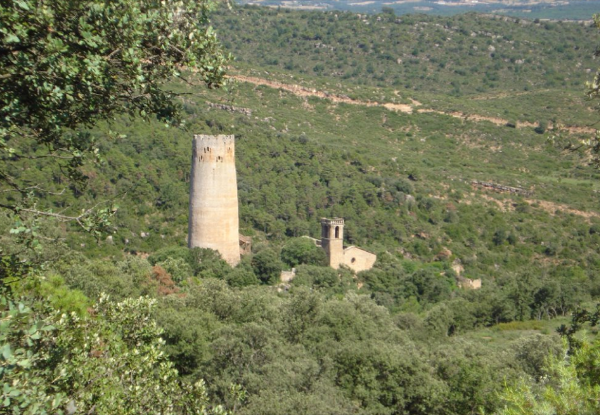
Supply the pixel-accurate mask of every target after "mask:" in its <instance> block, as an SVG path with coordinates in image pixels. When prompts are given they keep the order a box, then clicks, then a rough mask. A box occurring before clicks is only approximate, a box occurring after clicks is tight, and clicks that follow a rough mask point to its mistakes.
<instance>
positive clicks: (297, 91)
mask: <svg viewBox="0 0 600 415" xmlns="http://www.w3.org/2000/svg"><path fill="white" fill-rule="evenodd" d="M230 78H232V79H235V80H237V81H239V82H247V83H250V84H254V85H264V86H268V87H270V88H275V89H282V90H284V91H288V92H291V93H293V94H294V95H297V96H299V97H317V98H322V99H328V100H330V101H331V102H335V103H344V104H350V105H362V106H366V107H384V108H387V109H388V110H390V111H399V112H402V113H405V114H412V113H413V112H414V111H415V107H419V106H421V105H422V104H421V103H420V102H418V101H416V100H414V99H412V98H409V99H410V101H411V103H412V104H397V103H393V102H377V101H363V100H358V99H353V98H350V97H348V96H346V95H336V94H332V93H330V92H327V91H319V90H317V89H314V88H307V87H304V86H300V85H296V84H285V83H283V82H279V81H272V80H269V79H264V78H257V77H253V76H245V75H230ZM416 112H418V113H433V114H440V115H446V116H450V117H454V118H458V119H461V120H465V121H475V122H481V121H487V122H491V123H492V124H495V125H498V126H505V125H507V124H509V120H505V119H503V118H498V117H490V116H486V115H478V114H465V113H463V112H457V111H455V112H445V111H440V110H435V109H433V108H418V109H416ZM537 126H538V124H537V123H532V122H527V121H517V122H516V123H515V125H514V127H515V128H524V127H527V128H535V127H537ZM549 128H552V126H549ZM560 128H561V130H564V131H567V132H569V133H571V134H593V133H595V132H596V130H595V129H594V128H590V127H580V126H560Z"/></svg>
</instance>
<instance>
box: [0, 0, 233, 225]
mask: <svg viewBox="0 0 600 415" xmlns="http://www.w3.org/2000/svg"><path fill="white" fill-rule="evenodd" d="M210 7H211V3H210V1H208V0H204V1H194V0H179V1H174V0H168V1H162V2H155V1H151V0H141V1H139V0H115V1H111V2H105V1H88V2H73V1H69V0H51V1H41V0H18V1H17V0H6V1H3V2H2V7H0V21H1V22H2V25H0V202H1V203H0V207H2V208H4V209H10V210H12V211H13V212H14V213H15V214H16V215H17V216H19V215H21V214H24V213H29V214H33V215H45V216H55V215H57V214H55V213H52V212H51V211H50V210H48V209H29V208H23V206H22V203H23V201H24V200H25V199H27V198H28V197H29V196H30V195H31V193H33V194H34V196H36V197H41V196H44V195H45V194H47V193H52V192H55V193H56V192H60V191H61V190H60V189H61V187H62V188H63V189H64V184H63V180H71V181H72V182H75V183H76V184H79V185H81V183H83V182H84V181H85V174H83V173H82V172H81V169H80V168H81V167H82V166H83V164H84V163H85V161H86V159H89V158H90V156H91V157H92V158H97V157H98V148H97V145H96V141H95V139H94V137H93V135H92V134H90V133H88V132H86V131H84V130H88V129H90V128H91V127H93V126H95V125H96V124H97V123H98V122H100V121H110V120H111V119H113V118H114V117H116V116H117V115H120V114H128V115H130V116H142V117H150V116H156V117H157V118H158V119H160V120H162V121H164V122H166V123H167V124H171V125H177V124H178V123H179V122H180V112H179V111H180V104H179V103H178V102H177V101H176V97H177V94H176V93H174V92H173V91H170V90H168V89H167V88H166V87H165V81H167V80H169V79H172V78H175V77H180V72H181V70H182V68H184V67H185V68H191V69H193V70H194V76H195V77H196V79H198V80H199V81H200V82H201V83H202V84H204V85H206V86H208V87H210V88H212V87H218V86H221V85H223V84H224V83H225V78H224V76H225V64H226V62H227V60H228V56H226V55H225V54H223V53H222V51H221V49H220V46H219V44H218V42H217V39H216V35H215V32H214V31H213V29H212V28H211V27H210V25H209V24H208V18H207V12H208V11H209V9H210ZM41 170H43V171H44V172H43V173H41V172H40V171H41ZM42 189H43V190H42ZM57 189H58V190H57ZM74 191H78V189H74ZM90 217H91V215H88V214H86V215H83V216H81V215H76V214H75V215H67V214H64V215H63V214H61V215H60V218H59V219H62V220H65V219H67V218H70V220H73V221H75V222H78V223H79V225H80V226H82V227H83V228H84V229H85V228H88V229H92V228H94V226H95V224H94V223H92V222H93V221H91V222H90V221H89V220H87V219H88V218H90ZM84 220H85V223H83V222H84ZM100 225H102V223H100ZM94 229H95V228H94Z"/></svg>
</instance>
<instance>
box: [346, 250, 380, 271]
mask: <svg viewBox="0 0 600 415" xmlns="http://www.w3.org/2000/svg"><path fill="white" fill-rule="evenodd" d="M376 260H377V255H375V254H372V253H370V252H368V251H365V250H364V249H360V248H357V247H355V246H349V247H348V248H346V249H344V261H343V264H344V265H347V266H348V267H350V268H351V269H352V270H353V271H354V272H360V271H366V270H368V269H371V268H372V267H373V264H375V261H376Z"/></svg>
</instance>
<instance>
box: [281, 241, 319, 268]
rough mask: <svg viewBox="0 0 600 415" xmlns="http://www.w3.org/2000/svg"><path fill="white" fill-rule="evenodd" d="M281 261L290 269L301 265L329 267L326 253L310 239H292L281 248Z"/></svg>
mask: <svg viewBox="0 0 600 415" xmlns="http://www.w3.org/2000/svg"><path fill="white" fill-rule="evenodd" d="M281 260H282V261H283V262H284V263H285V264H286V265H288V266H290V267H295V266H297V265H300V264H307V265H320V266H326V265H327V255H325V251H324V250H323V249H321V248H319V247H318V246H316V245H315V243H314V242H313V241H312V240H310V239H308V238H292V239H290V240H288V241H287V242H286V243H285V245H284V246H283V248H281Z"/></svg>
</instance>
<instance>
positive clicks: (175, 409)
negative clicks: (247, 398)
mask: <svg viewBox="0 0 600 415" xmlns="http://www.w3.org/2000/svg"><path fill="white" fill-rule="evenodd" d="M154 304H155V300H151V299H148V298H139V299H136V300H134V299H128V300H125V301H123V302H119V303H116V302H111V301H109V300H108V297H107V296H103V297H101V298H100V299H99V301H98V303H97V304H96V305H95V306H94V307H93V309H92V310H91V313H90V314H89V315H87V316H84V317H79V316H77V314H75V313H63V312H60V311H57V310H55V309H53V308H52V307H50V306H49V305H48V303H47V302H45V301H44V300H41V301H40V300H39V299H38V300H36V301H35V302H33V301H31V299H23V300H19V301H15V302H12V301H7V299H6V298H5V297H4V298H3V299H2V304H0V306H1V307H2V311H1V314H2V315H1V320H2V322H3V323H2V325H1V326H0V347H1V350H2V356H1V362H2V366H1V371H2V372H1V373H2V383H3V389H2V396H1V397H0V410H1V411H2V412H3V413H9V414H46V413H47V414H72V413H92V412H93V413H98V414H114V413H121V414H140V413H164V414H207V413H209V412H210V411H209V404H208V399H207V395H206V390H205V386H204V384H203V383H202V382H196V383H186V382H182V381H181V380H180V379H179V378H178V373H177V371H176V370H175V369H174V368H173V365H172V364H171V363H170V362H169V361H168V360H167V357H166V355H165V354H164V351H163V344H164V342H163V341H162V340H161V338H160V334H161V332H162V331H161V330H160V328H159V327H158V326H157V324H156V323H155V321H154V320H153V319H152V318H151V311H152V308H153V306H154ZM214 409H215V411H214V412H215V413H220V414H222V413H224V411H223V409H222V408H221V407H216V408H214Z"/></svg>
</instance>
